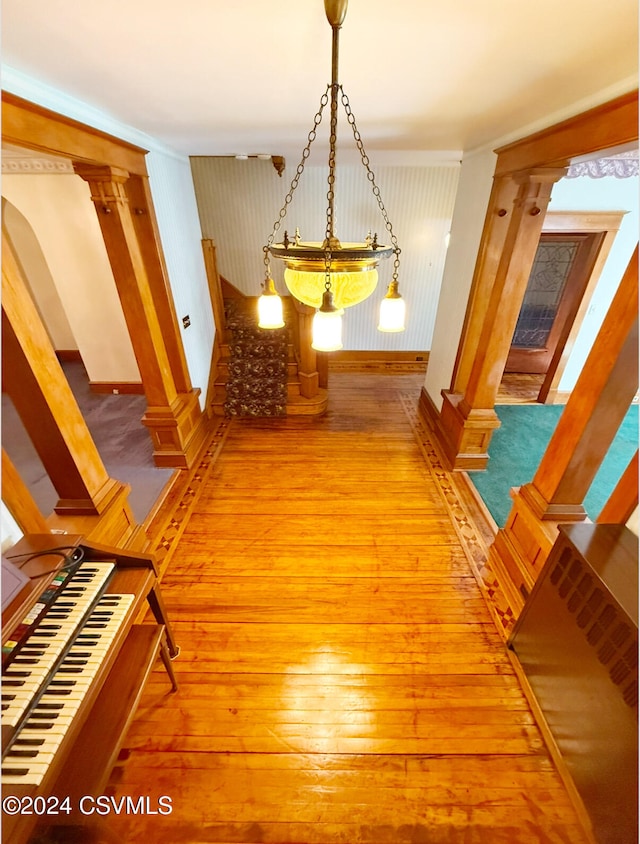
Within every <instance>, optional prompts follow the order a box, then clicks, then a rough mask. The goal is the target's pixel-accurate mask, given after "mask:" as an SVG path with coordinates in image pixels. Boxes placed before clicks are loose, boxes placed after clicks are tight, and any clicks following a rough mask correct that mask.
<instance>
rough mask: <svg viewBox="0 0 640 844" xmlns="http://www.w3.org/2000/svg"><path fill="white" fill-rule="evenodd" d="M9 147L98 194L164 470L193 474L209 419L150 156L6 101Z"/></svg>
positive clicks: (146, 418) (5, 129) (5, 135)
mask: <svg viewBox="0 0 640 844" xmlns="http://www.w3.org/2000/svg"><path fill="white" fill-rule="evenodd" d="M2 137H3V141H4V142H6V143H9V144H12V145H15V146H19V147H25V148H27V149H31V150H36V151H39V152H41V153H45V154H54V155H57V156H61V157H64V158H67V159H69V160H70V161H71V162H72V163H73V166H74V169H75V170H76V172H77V173H78V174H79V175H80V176H81V177H82V178H83V179H85V180H86V181H87V182H88V184H89V186H90V189H91V198H92V200H93V202H94V205H95V208H96V213H97V215H98V220H99V222H100V227H101V230H102V234H103V237H104V241H105V246H106V249H107V254H108V257H109V261H110V264H111V268H112V271H113V275H114V279H115V282H116V286H117V290H118V294H119V297H120V301H121V303H122V309H123V313H124V316H125V320H126V322H127V326H128V328H129V333H130V336H131V341H132V345H133V349H134V352H135V356H136V360H137V362H138V367H139V369H140V374H141V376H142V382H143V387H144V392H145V396H146V399H147V411H146V414H145V416H144V419H143V421H144V424H145V425H146V426H147V427H148V429H149V432H150V434H151V437H152V440H153V444H154V459H155V462H156V465H158V466H166V467H173V466H177V467H182V468H186V467H188V466H190V465H191V464H192V463H193V462H194V460H195V458H196V456H197V454H198V452H199V451H200V448H201V446H202V444H203V442H204V437H205V434H206V417H205V416H204V415H203V414H202V412H201V410H200V404H199V399H198V396H199V393H200V390H199V389H194V388H193V387H192V385H191V381H190V378H189V372H188V368H187V363H186V358H185V354H184V348H183V345H182V340H181V337H180V332H179V327H178V320H177V318H176V313H175V309H174V305H173V300H172V297H171V292H170V288H169V282H168V277H167V271H166V266H165V262H164V258H163V255H162V249H161V246H160V238H159V234H158V226H157V222H156V218H155V212H154V208H153V202H152V199H151V191H150V187H149V178H148V174H147V169H146V162H145V156H146V154H147V151H146V150H144V149H142V148H140V147H137V146H135V145H134V144H130V143H128V142H126V141H122V140H120V139H118V138H115V137H113V136H111V135H108V134H106V133H104V132H101V131H99V130H97V129H94V128H92V127H90V126H86V125H84V124H82V123H79V122H77V121H75V120H72V119H70V118H67V117H64V116H62V115H59V114H56V113H55V112H52V111H49V110H47V109H44V108H42V107H40V106H37V105H34V104H33V103H30V102H27V101H26V100H23V99H20V98H19V97H15V96H13V95H11V94H7V93H3V97H2Z"/></svg>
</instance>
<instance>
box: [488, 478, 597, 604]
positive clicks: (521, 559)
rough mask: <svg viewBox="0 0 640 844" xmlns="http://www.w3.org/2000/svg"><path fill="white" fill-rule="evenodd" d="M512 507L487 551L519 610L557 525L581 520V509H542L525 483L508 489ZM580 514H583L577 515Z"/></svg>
mask: <svg viewBox="0 0 640 844" xmlns="http://www.w3.org/2000/svg"><path fill="white" fill-rule="evenodd" d="M511 497H512V498H513V505H512V507H511V511H510V513H509V516H508V518H507V521H506V523H505V526H504V528H502V529H501V530H500V531H498V534H497V535H496V538H495V540H494V542H493V544H492V545H491V547H490V549H489V556H490V559H491V560H492V561H493V562H494V564H495V565H496V568H499V569H500V570H501V571H502V572H503V573H504V575H505V577H506V579H507V581H508V582H507V583H506V584H505V588H506V589H507V591H508V592H509V593H510V594H511V595H512V596H514V595H515V596H517V597H516V601H515V603H517V606H514V607H513V609H514V610H516V609H517V610H520V609H521V608H522V604H523V603H524V600H525V599H526V598H527V597H528V596H529V594H530V593H531V590H532V588H533V586H534V584H535V582H536V580H537V579H538V577H539V576H540V572H541V571H542V568H543V566H544V564H545V562H546V561H547V557H548V556H549V554H550V552H551V549H552V547H553V544H554V542H555V541H556V538H557V535H558V525H559V524H563V523H565V522H568V521H583V520H584V519H585V518H586V514H584V509H583V508H582V507H579V506H577V505H576V506H575V507H566V508H564V512H559V510H560V508H559V507H557V506H556V508H555V510H556V512H555V514H553V513H552V512H550V510H549V507H548V506H547V508H544V507H543V506H542V505H543V501H544V499H543V498H542V496H541V495H540V493H539V492H538V490H537V489H536V488H535V487H534V486H533V484H527V485H526V486H523V487H515V488H514V489H512V490H511ZM580 512H582V513H583V514H584V515H582V516H580V515H579V514H580Z"/></svg>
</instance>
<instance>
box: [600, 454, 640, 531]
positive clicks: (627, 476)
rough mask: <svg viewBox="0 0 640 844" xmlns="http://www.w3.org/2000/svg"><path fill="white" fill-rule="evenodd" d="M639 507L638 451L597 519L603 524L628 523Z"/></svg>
mask: <svg viewBox="0 0 640 844" xmlns="http://www.w3.org/2000/svg"><path fill="white" fill-rule="evenodd" d="M637 507H638V452H637V451H636V453H635V454H634V455H633V457H632V458H631V461H630V462H629V465H628V466H627V468H626V469H625V471H624V473H623V475H622V477H621V478H620V480H619V481H618V483H617V484H616V488H615V489H614V490H613V492H612V493H611V495H610V496H609V500H608V501H607V503H606V504H605V505H604V507H603V508H602V510H601V511H600V513H599V514H598V518H597V519H596V521H597V522H598V524H601V525H626V523H627V522H628V521H629V519H630V518H631V516H632V515H633V513H634V511H635V510H636V509H637Z"/></svg>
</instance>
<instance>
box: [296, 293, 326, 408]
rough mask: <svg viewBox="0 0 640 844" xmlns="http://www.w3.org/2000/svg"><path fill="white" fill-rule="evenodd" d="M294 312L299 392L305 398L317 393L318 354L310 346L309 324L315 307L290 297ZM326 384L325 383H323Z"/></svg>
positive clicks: (318, 383) (318, 382) (318, 378)
mask: <svg viewBox="0 0 640 844" xmlns="http://www.w3.org/2000/svg"><path fill="white" fill-rule="evenodd" d="M292 301H293V303H294V306H295V309H296V313H297V315H298V337H299V342H300V348H299V349H298V355H299V362H298V377H299V379H300V393H301V395H303V396H304V397H305V398H307V399H312V398H313V397H314V396H317V395H318V390H319V387H320V386H321V385H320V375H319V373H318V355H317V352H316V350H315V349H313V348H311V325H312V322H313V316H314V314H315V308H311V307H309V306H308V305H303V304H302V302H299V301H298V300H297V299H296V298H295V297H292ZM324 386H326V385H324Z"/></svg>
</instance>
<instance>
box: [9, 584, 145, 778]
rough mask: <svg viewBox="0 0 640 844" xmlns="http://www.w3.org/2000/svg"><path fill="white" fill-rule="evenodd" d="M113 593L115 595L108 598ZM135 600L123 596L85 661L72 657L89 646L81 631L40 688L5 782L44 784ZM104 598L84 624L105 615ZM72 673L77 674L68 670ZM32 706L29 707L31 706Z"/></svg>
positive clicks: (17, 737) (15, 744)
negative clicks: (47, 773)
mask: <svg viewBox="0 0 640 844" xmlns="http://www.w3.org/2000/svg"><path fill="white" fill-rule="evenodd" d="M113 597H114V596H112V595H110V596H109V600H110V601H111V599H112V598H113ZM134 600H135V596H134V595H123V596H118V600H117V601H116V603H117V605H118V606H117V607H116V609H115V610H114V611H113V613H112V615H111V617H110V618H109V620H108V621H107V622H106V624H105V627H104V629H102V630H100V631H99V632H97V633H96V632H92V633H91V637H92V638H91V640H90V641H92V642H94V643H95V644H94V647H93V648H92V654H91V657H90V658H83V659H80V660H77V659H74V658H73V657H72V656H70V654H71V651H73V650H74V648H75V647H76V645H77V643H78V642H81V643H82V644H81V645H79V647H81V648H86V646H87V645H86V642H87V641H88V640H87V639H86V634H85V633H84V632H83V631H84V629H85V627H82V628H81V629H80V631H78V632H77V633H76V636H75V637H74V639H73V642H72V644H71V646H70V647H69V648H68V650H67V654H66V655H65V658H64V659H63V660H62V661H61V663H60V664H59V665H58V666H56V668H55V670H54V672H53V674H52V675H51V676H50V677H49V679H48V681H47V683H46V685H45V687H44V688H43V689H42V690H41V692H40V694H39V697H38V699H37V701H36V703H35V705H34V706H32V707H31V709H29V710H28V715H27V717H26V719H25V720H24V722H23V723H22V724H21V725H20V726H19V728H18V731H17V733H16V735H15V736H14V738H13V739H12V741H11V744H10V745H9V748H8V751H7V753H6V754H5V761H4V764H3V768H2V784H3V785H15V784H17V783H23V784H25V785H34V786H39V785H40V783H41V782H42V779H43V778H44V776H45V775H46V772H47V771H48V770H49V768H50V766H51V764H52V763H53V760H54V759H55V755H56V752H57V751H58V749H59V748H60V746H61V744H62V742H63V741H64V738H65V736H66V735H67V733H68V731H69V727H70V726H71V725H72V724H73V721H74V718H76V717H77V715H78V713H79V712H80V710H81V708H82V705H83V702H84V701H85V699H86V696H87V693H88V692H89V690H90V689H91V686H92V685H93V683H94V681H95V678H96V676H97V674H98V672H99V671H100V668H101V666H102V665H103V664H104V660H105V658H106V657H107V655H108V654H109V652H110V647H111V644H112V643H113V640H114V639H115V637H116V636H117V634H118V631H119V629H120V627H121V625H122V624H123V623H124V622H125V620H126V618H127V615H128V612H129V609H130V607H131V605H132V603H133V602H134ZM101 609H102V599H100V600H99V601H98V602H97V604H96V606H95V607H94V609H93V610H92V612H91V613H89V615H88V617H87V619H86V622H85V625H86V624H90V623H91V620H92V618H94V617H95V616H94V613H100V612H101ZM70 671H72V672H73V673H68V672H70ZM27 706H28V705H27ZM13 751H15V752H16V754H20V752H21V751H24V752H28V753H29V756H28V757H21V756H20V755H17V756H11V753H12V752H13Z"/></svg>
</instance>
